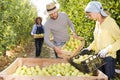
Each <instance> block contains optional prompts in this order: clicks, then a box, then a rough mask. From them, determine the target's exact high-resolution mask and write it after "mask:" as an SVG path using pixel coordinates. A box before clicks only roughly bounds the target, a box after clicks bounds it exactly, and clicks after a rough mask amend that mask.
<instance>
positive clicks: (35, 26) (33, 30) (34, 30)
mask: <svg viewBox="0 0 120 80" xmlns="http://www.w3.org/2000/svg"><path fill="white" fill-rule="evenodd" d="M37 27H42V28H43V25H37V24H34V25H33V29H32V31H31V35H34V34H36V31H37ZM43 30H44V28H43ZM41 33H44V31H43V32H41Z"/></svg>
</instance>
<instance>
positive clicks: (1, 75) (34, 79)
mask: <svg viewBox="0 0 120 80" xmlns="http://www.w3.org/2000/svg"><path fill="white" fill-rule="evenodd" d="M63 62H64V63H68V61H67V60H65V59H46V58H17V59H16V60H15V61H14V62H13V63H12V64H11V65H10V66H8V67H7V68H6V69H5V70H3V71H2V72H0V80H108V78H107V76H106V75H105V74H103V73H102V72H101V71H99V70H98V75H97V76H89V77H88V76H84V77H75V76H15V75H12V74H13V73H14V72H15V71H16V69H17V68H18V67H19V66H22V65H26V66H35V65H39V66H40V67H45V66H48V65H51V64H55V63H63Z"/></svg>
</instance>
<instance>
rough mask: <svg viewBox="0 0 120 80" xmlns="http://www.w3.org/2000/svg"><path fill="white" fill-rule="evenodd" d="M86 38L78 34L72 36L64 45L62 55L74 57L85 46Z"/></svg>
mask: <svg viewBox="0 0 120 80" xmlns="http://www.w3.org/2000/svg"><path fill="white" fill-rule="evenodd" d="M84 43H85V40H84V38H83V37H80V36H77V37H74V36H70V39H69V41H67V42H66V43H65V44H64V45H63V46H62V47H61V51H62V53H63V54H62V55H59V56H60V57H63V58H64V57H72V56H74V55H76V54H78V52H79V51H80V50H81V49H82V48H83V47H84Z"/></svg>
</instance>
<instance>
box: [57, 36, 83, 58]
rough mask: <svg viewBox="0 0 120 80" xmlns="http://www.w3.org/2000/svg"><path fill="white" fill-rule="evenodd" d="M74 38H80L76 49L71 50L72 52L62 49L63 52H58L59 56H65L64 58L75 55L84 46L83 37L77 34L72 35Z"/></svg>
mask: <svg viewBox="0 0 120 80" xmlns="http://www.w3.org/2000/svg"><path fill="white" fill-rule="evenodd" d="M74 38H76V39H78V40H80V41H81V45H80V46H79V47H78V48H77V49H75V50H74V51H72V52H71V51H65V50H62V53H63V54H58V55H59V57H62V58H65V59H66V58H71V57H73V56H75V55H77V54H78V53H79V52H80V50H81V49H82V48H83V47H84V45H85V39H84V38H83V37H80V36H77V37H74Z"/></svg>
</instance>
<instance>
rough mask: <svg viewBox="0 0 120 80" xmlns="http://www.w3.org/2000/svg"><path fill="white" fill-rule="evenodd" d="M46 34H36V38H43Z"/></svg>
mask: <svg viewBox="0 0 120 80" xmlns="http://www.w3.org/2000/svg"><path fill="white" fill-rule="evenodd" d="M43 37H44V34H42V33H41V34H34V38H43Z"/></svg>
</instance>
